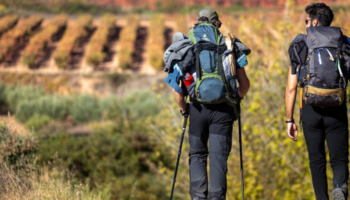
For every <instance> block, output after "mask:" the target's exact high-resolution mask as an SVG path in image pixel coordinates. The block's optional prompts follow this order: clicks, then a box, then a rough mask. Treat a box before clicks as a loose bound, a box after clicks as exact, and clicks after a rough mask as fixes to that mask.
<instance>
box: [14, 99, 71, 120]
mask: <svg viewBox="0 0 350 200" xmlns="http://www.w3.org/2000/svg"><path fill="white" fill-rule="evenodd" d="M69 104H70V101H69V99H68V98H67V97H65V96H60V95H47V96H43V97H40V98H38V99H34V100H24V101H20V103H19V104H18V105H17V107H16V118H17V119H18V120H19V121H20V122H22V123H24V122H26V121H27V120H29V119H30V118H31V117H32V116H34V115H35V114H36V113H37V114H40V115H47V116H48V117H50V118H52V119H64V118H65V117H67V116H68V114H69V108H70V107H69Z"/></svg>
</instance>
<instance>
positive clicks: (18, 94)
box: [5, 86, 45, 113]
mask: <svg viewBox="0 0 350 200" xmlns="http://www.w3.org/2000/svg"><path fill="white" fill-rule="evenodd" d="M44 95H45V91H44V89H42V88H41V87H33V86H10V87H6V89H5V96H6V103H7V104H9V105H10V111H11V112H14V113H16V108H17V104H18V103H19V102H21V101H31V100H35V99H38V98H40V97H42V96H44Z"/></svg>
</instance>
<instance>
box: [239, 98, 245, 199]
mask: <svg viewBox="0 0 350 200" xmlns="http://www.w3.org/2000/svg"><path fill="white" fill-rule="evenodd" d="M238 109H239V112H238V136H239V138H238V140H239V155H240V161H241V185H242V199H243V200H244V179H243V155H242V154H243V153H242V122H241V104H240V102H239V103H238Z"/></svg>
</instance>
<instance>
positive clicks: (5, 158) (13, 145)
mask: <svg viewBox="0 0 350 200" xmlns="http://www.w3.org/2000/svg"><path fill="white" fill-rule="evenodd" d="M37 147H38V141H37V140H36V138H33V137H25V136H19V135H17V134H16V133H13V132H11V131H10V129H9V127H8V126H7V124H5V123H0V163H3V162H6V163H8V164H10V165H11V166H12V167H13V168H14V169H19V168H23V167H25V166H27V167H29V168H32V167H33V166H29V165H27V164H28V162H31V161H33V160H34V156H33V155H34V153H35V152H36V151H37Z"/></svg>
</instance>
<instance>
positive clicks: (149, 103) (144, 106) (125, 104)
mask: <svg viewBox="0 0 350 200" xmlns="http://www.w3.org/2000/svg"><path fill="white" fill-rule="evenodd" d="M159 103H160V101H159V99H158V98H157V95H156V94H155V93H153V92H149V91H135V92H133V93H131V94H130V95H128V96H127V97H126V98H124V99H122V100H121V101H119V108H120V110H121V112H122V114H123V115H124V116H127V117H128V118H130V119H135V120H136V119H142V118H144V117H147V116H151V115H156V114H158V112H159V110H160V107H159Z"/></svg>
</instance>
